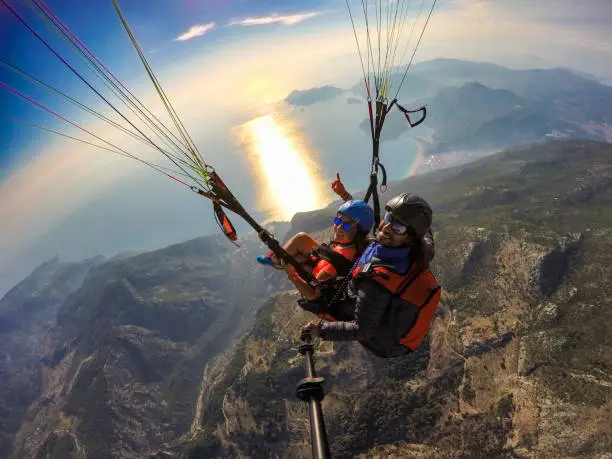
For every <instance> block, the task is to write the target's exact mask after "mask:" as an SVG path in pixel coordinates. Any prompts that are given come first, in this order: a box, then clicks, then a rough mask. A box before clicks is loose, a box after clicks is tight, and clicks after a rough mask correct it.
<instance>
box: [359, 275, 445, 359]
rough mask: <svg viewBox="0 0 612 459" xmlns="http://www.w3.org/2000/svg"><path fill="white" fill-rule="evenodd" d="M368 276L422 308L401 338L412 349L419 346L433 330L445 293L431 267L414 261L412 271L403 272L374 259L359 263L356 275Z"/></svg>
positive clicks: (402, 342) (396, 294)
mask: <svg viewBox="0 0 612 459" xmlns="http://www.w3.org/2000/svg"><path fill="white" fill-rule="evenodd" d="M365 276H368V277H371V278H372V279H373V280H375V281H376V282H378V283H379V284H381V285H383V286H384V287H385V288H386V289H387V290H389V291H390V292H391V293H392V294H393V295H394V296H399V297H400V298H401V299H402V300H404V301H406V302H408V303H412V304H414V305H415V306H416V307H417V308H418V310H417V316H416V318H415V320H414V323H413V324H412V326H411V327H410V329H409V330H408V331H407V332H406V333H405V335H404V336H402V338H401V339H400V343H401V344H402V345H403V346H406V347H408V348H410V349H412V350H414V349H416V348H417V347H418V346H419V345H420V344H421V342H422V341H423V339H424V338H425V335H427V332H428V331H429V327H430V325H431V320H432V319H433V316H434V314H435V312H436V308H437V307H438V303H439V302H440V296H441V295H442V287H441V286H440V284H438V281H437V280H436V278H435V276H434V275H433V273H432V272H431V270H430V269H429V267H427V266H426V267H423V266H422V265H419V264H418V263H413V265H412V267H411V268H410V269H409V270H408V272H407V273H406V274H403V275H402V274H397V273H394V272H391V271H389V270H388V269H387V268H385V267H383V266H372V265H371V264H370V263H367V264H365V265H362V266H358V267H357V268H355V269H354V270H353V277H365Z"/></svg>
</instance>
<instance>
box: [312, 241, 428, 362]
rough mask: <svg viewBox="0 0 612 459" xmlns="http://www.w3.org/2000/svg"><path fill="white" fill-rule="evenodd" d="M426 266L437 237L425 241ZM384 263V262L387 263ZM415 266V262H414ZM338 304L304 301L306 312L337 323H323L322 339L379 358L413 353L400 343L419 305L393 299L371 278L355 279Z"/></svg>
mask: <svg viewBox="0 0 612 459" xmlns="http://www.w3.org/2000/svg"><path fill="white" fill-rule="evenodd" d="M422 242H423V244H422V247H423V250H422V257H423V260H422V261H424V262H425V265H427V264H429V262H430V261H431V259H432V258H433V256H434V240H433V235H432V233H431V231H430V232H428V233H427V234H426V235H425V236H424V237H423V239H422ZM383 261H384V260H383ZM413 262H414V261H413ZM342 293H343V294H342V295H341V298H340V299H339V300H338V301H334V302H332V303H331V304H329V303H330V296H329V294H327V295H323V296H321V297H320V298H319V299H317V300H316V301H310V302H307V301H302V302H300V305H301V306H302V308H303V309H305V310H307V311H310V312H313V313H315V314H320V313H329V314H331V315H332V316H333V317H335V318H336V319H338V321H337V322H331V321H327V320H324V321H323V322H322V323H321V338H322V339H324V340H329V341H358V342H359V343H361V345H363V346H364V347H365V348H366V349H368V350H370V351H371V352H372V353H374V354H375V355H377V356H379V357H399V356H401V355H404V354H407V353H409V352H410V349H409V348H407V347H406V346H403V345H402V344H400V339H401V338H402V337H403V336H404V335H405V334H406V333H407V332H408V330H410V328H411V327H412V325H413V324H414V322H415V320H416V315H417V311H418V305H415V304H412V303H409V302H407V301H405V300H403V299H402V298H400V297H398V296H395V295H393V294H392V293H391V292H390V291H389V290H387V289H386V288H385V287H384V286H383V285H381V284H380V283H378V282H376V281H375V280H373V279H370V278H367V277H366V278H351V279H350V280H349V281H348V285H347V287H346V291H345V292H342Z"/></svg>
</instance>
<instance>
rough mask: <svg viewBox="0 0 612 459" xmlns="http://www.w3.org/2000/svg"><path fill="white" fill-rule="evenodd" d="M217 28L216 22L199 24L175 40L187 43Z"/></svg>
mask: <svg viewBox="0 0 612 459" xmlns="http://www.w3.org/2000/svg"><path fill="white" fill-rule="evenodd" d="M215 27H217V24H215V23H214V22H209V23H208V24H198V25H194V26H191V27H189V30H188V31H187V32H185V33H182V34H181V35H179V36H178V37H176V38H175V39H174V41H186V40H191V39H192V38H196V37H201V36H202V35H204V34H205V33H207V32H210V31H211V30H212V29H214V28H215Z"/></svg>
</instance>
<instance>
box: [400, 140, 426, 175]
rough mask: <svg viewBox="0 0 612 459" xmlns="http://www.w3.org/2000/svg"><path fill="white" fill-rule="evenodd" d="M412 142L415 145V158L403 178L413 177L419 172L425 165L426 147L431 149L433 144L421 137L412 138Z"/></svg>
mask: <svg viewBox="0 0 612 459" xmlns="http://www.w3.org/2000/svg"><path fill="white" fill-rule="evenodd" d="M412 140H414V142H415V143H416V144H417V153H416V158H415V159H414V161H413V162H412V165H411V166H410V169H408V172H406V174H405V175H404V178H408V177H412V176H413V175H416V174H418V173H419V172H421V169H422V168H423V166H424V165H425V155H426V153H427V150H428V147H431V146H432V145H433V144H432V143H431V142H429V141H427V140H425V139H423V138H421V137H414V138H413V139H412Z"/></svg>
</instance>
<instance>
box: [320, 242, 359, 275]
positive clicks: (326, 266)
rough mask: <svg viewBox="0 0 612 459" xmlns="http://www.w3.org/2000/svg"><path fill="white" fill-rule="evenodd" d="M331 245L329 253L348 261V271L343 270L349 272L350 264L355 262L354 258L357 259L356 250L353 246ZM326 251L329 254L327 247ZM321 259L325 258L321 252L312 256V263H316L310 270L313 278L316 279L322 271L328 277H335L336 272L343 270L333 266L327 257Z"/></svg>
mask: <svg viewBox="0 0 612 459" xmlns="http://www.w3.org/2000/svg"><path fill="white" fill-rule="evenodd" d="M331 245H333V247H332V248H331V251H333V252H336V253H339V254H340V255H342V256H343V257H344V258H346V259H347V260H348V261H349V264H348V265H346V266H348V269H345V270H350V267H351V264H352V263H353V262H354V261H355V258H357V250H356V249H355V246H354V245H352V244H351V245H341V244H334V243H332V244H331ZM326 249H327V250H326V252H327V253H328V254H329V246H327V247H326ZM323 257H325V255H324V254H323V253H321V252H318V253H316V254H315V255H313V256H312V260H313V262H314V263H316V264H315V265H314V268H313V269H312V275H313V276H315V277H317V275H318V274H319V273H320V272H322V271H324V272H326V273H327V274H328V275H329V277H336V276H337V275H338V271H343V269H341V268H340V267H336V266H334V263H333V261H332V259H330V258H329V257H325V258H323Z"/></svg>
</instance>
